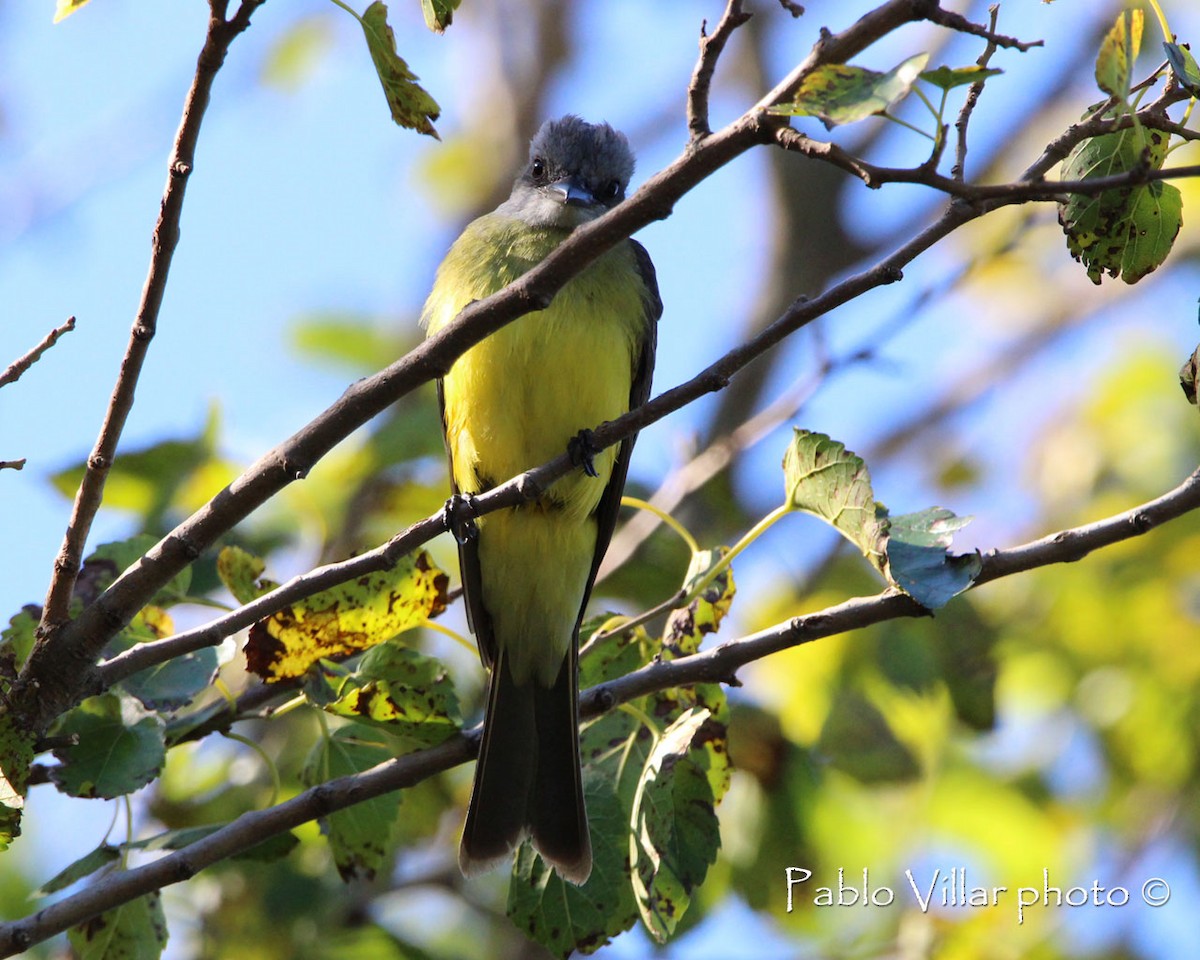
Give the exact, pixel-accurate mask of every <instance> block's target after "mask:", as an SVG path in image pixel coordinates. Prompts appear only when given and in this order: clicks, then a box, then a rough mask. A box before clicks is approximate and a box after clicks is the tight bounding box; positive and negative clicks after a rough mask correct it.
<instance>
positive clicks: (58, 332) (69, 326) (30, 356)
mask: <svg viewBox="0 0 1200 960" xmlns="http://www.w3.org/2000/svg"><path fill="white" fill-rule="evenodd" d="M74 329H75V318H74V317H67V320H66V322H65V323H63V324H62V326H59V327H55V328H54V329H53V330H51V331H50V332H49V333H48V334H46V336H44V337H43V338H42V342H41V343H39V344H38V345H37V346H36V347H34V348H33V349H32V350H30V351H29V352H28V353H27V354H25V355H24V356H22V357H18V358H17V359H16V360H14V361H13V362H12V363H10V364H9V365H8V366H7V367H6V368H5V370H4V372H3V373H0V387H6V386H8V385H9V384H10V383H16V382H17V380H19V379H20V378H21V375H22V374H23V373H24V372H25V371H26V370H28V369H29V368H30V367H32V366H33V365H34V364H35V363H37V362H38V360H40V359H41V356H42V354H43V353H45V352H46V351H47V350H49V349H50V348H51V347H52V346H54V345H55V344H56V343H57V342H58V338H59V337H61V336H62V335H63V334H64V333H70V332H71V331H72V330H74Z"/></svg>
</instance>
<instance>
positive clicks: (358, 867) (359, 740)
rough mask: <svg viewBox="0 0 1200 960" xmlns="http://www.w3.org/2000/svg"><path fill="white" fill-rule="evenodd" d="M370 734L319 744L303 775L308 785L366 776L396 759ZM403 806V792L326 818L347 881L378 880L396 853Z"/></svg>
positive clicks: (349, 732)
mask: <svg viewBox="0 0 1200 960" xmlns="http://www.w3.org/2000/svg"><path fill="white" fill-rule="evenodd" d="M365 733H367V731H366V730H365V729H364V728H361V727H352V726H351V727H342V728H341V729H339V730H335V731H334V732H333V734H332V735H331V736H328V737H322V738H321V739H320V740H318V741H317V743H316V745H315V746H314V747H313V749H312V752H311V753H310V754H309V756H308V760H307V761H306V762H305V764H304V769H303V771H302V772H301V779H302V780H303V781H304V783H305V785H307V786H310V787H313V786H316V785H317V784H319V783H326V782H328V781H330V780H333V779H335V778H337V777H344V776H349V775H351V774H355V773H361V772H362V771H364V770H370V769H371V768H372V767H374V766H377V765H378V764H380V763H383V762H384V761H385V760H390V759H392V756H393V754H392V751H391V750H389V749H388V748H387V747H385V746H384V745H383V744H382V743H379V742H377V741H371V740H368V739H364V738H363V735H364V734H365ZM399 808H400V794H399V792H396V791H393V792H392V793H388V794H384V795H383V796H381V797H374V798H373V799H370V800H364V801H363V802H362V803H356V804H354V805H353V806H351V807H346V808H345V809H343V810H338V811H336V812H334V813H331V814H329V816H328V817H326V818H325V820H324V822H323V824H322V825H323V827H324V828H325V833H326V836H327V837H328V839H329V847H330V849H331V850H332V851H333V862H334V863H335V864H336V865H337V868H338V873H340V874H341V875H342V879H343V880H347V881H349V880H353V879H356V878H365V879H368V880H369V879H372V878H373V877H374V876H375V873H376V871H377V870H378V869H379V867H380V866H382V864H383V862H384V860H385V858H386V857H387V855H388V852H389V850H390V846H391V839H392V833H393V831H394V829H395V826H396V811H397V810H398V809H399Z"/></svg>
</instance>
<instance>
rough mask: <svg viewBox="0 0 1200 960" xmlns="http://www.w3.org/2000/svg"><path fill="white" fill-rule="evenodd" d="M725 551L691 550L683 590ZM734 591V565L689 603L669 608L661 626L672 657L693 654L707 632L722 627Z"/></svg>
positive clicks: (708, 569)
mask: <svg viewBox="0 0 1200 960" xmlns="http://www.w3.org/2000/svg"><path fill="white" fill-rule="evenodd" d="M728 553H729V548H728V547H718V548H717V549H715V550H700V551H698V552H697V553H694V554H693V555H692V561H691V564H690V565H689V566H688V572H687V576H686V577H685V579H684V584H683V589H684V590H685V591H686V592H687V593H691V592H692V590H693V589H694V587H695V586H696V584H698V583H699V581H700V580H701V579H702V578H703V577H705V576H707V574H708V572H709V571H710V570H712V568H713V567H714V566H716V565H717V564H718V563H720V562H721V560H722V558H724V557H725V555H726V554H728ZM736 592H737V587H736V586H735V584H734V582H733V568H732V567H731V566H730V567H726V568H725V569H724V570H722V571H721V573H720V574H718V575H717V577H716V578H715V579H714V580H713V581H712V583H710V584H709V585H708V586H707V587H705V589H704V591H703V592H702V593H701V594H700V595H699V596H698V597H696V598H695V599H694V600H693V601H692V602H691V603H689V604H688V605H687V606H686V607H680V608H678V609H675V610H672V611H671V615H670V616H669V617H668V618H667V624H666V626H665V627H664V629H663V644H664V645H665V646H667V647H669V648H670V649H671V651H672V653H673V654H674V655H675V656H685V655H687V654H690V653H695V652H696V651H697V650H699V649H700V642H701V641H702V640H703V639H704V637H705V636H706V635H707V634H710V633H715V632H716V631H717V630H719V629H720V628H721V620H722V619H724V617H725V614H727V613H728V612H729V607H730V605H731V604H732V603H733V595H734V594H735V593H736Z"/></svg>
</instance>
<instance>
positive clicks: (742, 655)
mask: <svg viewBox="0 0 1200 960" xmlns="http://www.w3.org/2000/svg"><path fill="white" fill-rule="evenodd" d="M1197 508H1200V469H1197V470H1196V471H1195V472H1193V473H1192V475H1191V476H1190V477H1188V478H1187V479H1186V480H1185V481H1184V482H1183V483H1181V484H1180V485H1179V486H1177V487H1176V488H1175V489H1173V490H1171V491H1169V492H1168V493H1166V494H1164V495H1162V496H1161V497H1158V498H1156V499H1154V500H1151V501H1149V502H1147V503H1143V504H1141V505H1140V506H1137V507H1134V508H1132V509H1130V510H1126V511H1124V512H1123V513H1119V514H1117V515H1115V516H1112V517H1108V518H1107V519H1104V520H1099V521H1096V522H1095V523H1090V524H1085V525H1083V526H1080V527H1075V528H1072V529H1069V530H1063V531H1060V532H1059V533H1055V534H1051V535H1049V536H1046V537H1042V538H1041V539H1040V540H1035V541H1032V542H1030V543H1026V544H1022V545H1020V546H1016V547H1011V548H1009V549H1007V550H996V551H992V552H990V553H988V554H986V555H984V556H983V558H982V560H983V570H982V572H981V574H980V575H979V577H978V578H977V579H976V581H975V586H976V587H978V586H981V585H983V584H985V583H989V582H991V581H993V580H998V579H1001V578H1003V577H1007V576H1011V575H1013V574H1016V573H1022V572H1026V571H1029V570H1033V569H1036V568H1039V567H1045V566H1049V565H1051V564H1056V563H1070V562H1073V561H1076V560H1079V559H1081V558H1082V557H1084V556H1086V555H1087V554H1089V553H1091V552H1092V551H1095V550H1098V549H1101V548H1103V547H1106V546H1111V545H1113V544H1116V543H1120V542H1122V541H1124V540H1129V539H1132V538H1133V537H1138V536H1141V535H1143V534H1145V533H1148V532H1149V531H1150V530H1153V529H1155V528H1156V527H1159V526H1161V525H1162V524H1164V523H1166V522H1168V521H1169V520H1172V519H1175V518H1176V517H1179V516H1182V515H1183V514H1185V513H1188V512H1189V511H1192V510H1196V509H1197ZM928 612H929V611H927V610H926V609H925V608H924V607H922V606H921V605H920V604H918V603H917V602H916V601H915V600H913V599H912V598H911V597H909V596H907V595H905V594H902V593H899V592H896V591H894V590H890V589H889V590H885V591H884V592H883V593H880V594H877V595H876V596H872V597H854V598H852V599H849V600H846V601H844V602H842V603H839V604H837V605H835V606H832V607H828V608H827V609H825V610H821V611H818V612H816V613H810V614H806V615H804V616H799V617H794V618H792V619H791V620H788V621H786V622H784V623H781V624H778V625H777V626H775V627H772V628H770V629H767V630H763V631H760V632H759V633H755V634H751V635H750V636H747V637H742V638H740V639H738V640H731V641H729V642H727V643H723V644H721V645H719V646H717V647H714V648H712V649H711V650H706V651H703V652H701V653H697V654H693V655H692V656H688V657H681V658H679V659H677V660H660V661H655V662H653V663H650V664H647V665H646V666H644V667H642V668H641V669H639V670H635V671H634V672H633V673H630V674H627V675H626V676H624V677H621V678H619V679H617V680H613V681H610V682H608V683H604V684H600V685H598V686H595V687H592V688H591V689H590V690H587V691H584V693H583V694H581V696H580V716H581V718H582V719H585V720H586V719H590V718H592V717H595V716H599V715H601V714H603V713H605V712H607V711H609V710H611V709H612V708H613V707H615V706H617V705H618V704H621V703H624V702H626V701H628V700H632V699H634V698H636V697H641V696H646V695H647V694H651V693H655V692H657V691H660V690H665V689H668V688H670V687H678V686H687V685H691V684H695V683H728V682H731V681H735V680H736V675H737V671H738V670H740V669H741V668H742V667H744V666H746V665H747V664H749V663H752V662H754V661H756V660H761V659H763V658H764V657H767V656H769V655H770V654H773V653H778V652H779V651H781V650H785V649H788V648H791V647H795V646H800V645H802V644H805V643H811V642H813V641H814V640H820V639H823V638H826V637H832V636H836V635H838V634H842V633H847V632H849V631H851V630H858V629H861V628H862V627H866V626H871V625H873V624H876V623H881V622H883V621H886V620H893V619H897V618H900V617H915V616H925V615H927V614H928ZM478 737H479V728H478V727H476V728H475V729H473V730H470V731H467V732H465V733H461V734H459V735H457V736H454V737H451V738H450V739H448V740H446V741H444V742H443V743H441V744H439V745H437V746H436V747H430V748H428V749H426V750H422V751H419V752H417V753H411V754H408V755H406V756H403V757H399V758H397V759H395V760H389V761H386V762H384V763H381V764H379V765H378V766H376V767H373V768H372V769H370V770H367V771H364V772H363V773H359V774H354V775H351V776H347V777H339V778H337V779H335V780H331V781H329V782H327V783H324V784H321V785H319V786H316V787H312V788H310V789H309V790H306V791H305V792H303V793H301V794H299V795H298V796H296V797H293V798H292V799H290V800H287V801H285V802H283V803H280V804H278V805H276V806H274V807H270V808H268V809H266V810H258V811H253V812H251V813H246V814H243V815H242V816H240V817H238V818H237V819H236V820H234V821H233V822H232V823H230V824H229V825H228V826H225V827H223V828H221V829H220V830H218V831H216V832H215V833H212V834H210V835H209V836H207V837H205V838H204V839H203V840H200V841H197V842H196V843H193V844H190V845H189V846H187V847H184V848H183V849H182V850H178V851H176V852H174V853H171V854H169V855H167V856H164V857H163V858H162V859H160V860H156V861H154V862H153V863H150V864H147V865H146V866H142V867H137V868H135V869H132V870H122V871H118V872H115V873H112V874H109V875H108V876H106V877H104V878H103V879H101V880H99V881H97V882H96V883H94V884H92V885H91V886H89V887H87V888H85V889H83V890H81V891H80V892H79V893H76V894H74V895H73V896H69V897H66V898H65V899H63V900H60V901H58V902H57V903H54V904H51V905H50V906H48V907H45V908H44V909H42V910H40V911H38V912H37V913H36V914H34V915H32V916H30V917H26V918H24V919H22V920H17V921H13V922H11V923H6V924H0V957H8V956H12V955H14V954H15V953H18V952H20V951H23V950H26V949H28V948H29V947H30V946H32V945H33V944H35V943H40V942H41V941H43V940H45V939H47V938H48V937H51V936H53V935H54V934H56V933H60V932H62V931H63V930H66V929H67V928H68V927H70V926H73V925H75V924H78V923H82V922H83V921H85V920H87V919H89V918H90V917H93V916H96V915H97V914H100V913H103V912H104V911H106V910H111V909H113V908H114V907H117V906H120V905H121V904H123V903H128V902H129V901H131V900H134V899H136V898H137V897H140V896H144V895H145V894H147V893H150V892H152V891H154V890H159V889H161V888H163V887H165V886H169V885H171V884H174V883H180V882H182V881H185V880H189V879H191V878H192V877H193V876H195V875H196V874H197V873H198V872H199V871H201V870H203V869H204V868H206V867H209V866H212V865H213V864H214V863H217V862H219V861H220V860H223V859H226V858H228V857H230V856H232V855H234V854H236V853H239V852H241V851H243V850H246V849H248V848H250V847H252V846H254V845H255V844H257V843H260V842H262V841H263V840H264V839H266V838H268V837H271V836H274V835H276V834H279V833H283V832H284V831H286V830H291V829H293V828H294V827H297V826H299V825H301V824H303V823H307V822H308V821H310V820H314V819H317V818H318V817H322V816H326V815H328V814H329V813H332V812H333V811H335V810H340V809H343V808H345V807H348V806H351V805H353V804H355V803H360V802H362V801H364V800H369V799H371V798H373V797H377V796H381V795H383V794H385V793H390V792H392V791H393V790H399V789H402V788H405V787H410V786H413V785H414V784H417V783H419V782H421V781H422V780H424V779H426V778H428V777H430V776H433V775H434V774H436V773H440V772H442V771H444V770H449V769H450V768H452V767H455V766H457V765H458V764H461V763H465V762H466V761H468V760H470V759H471V758H472V757H474V755H475V752H476V750H477V745H478Z"/></svg>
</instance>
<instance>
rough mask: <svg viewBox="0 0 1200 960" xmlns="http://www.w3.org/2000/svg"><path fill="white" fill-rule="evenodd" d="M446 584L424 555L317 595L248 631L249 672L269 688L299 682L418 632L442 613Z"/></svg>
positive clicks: (438, 570)
mask: <svg viewBox="0 0 1200 960" xmlns="http://www.w3.org/2000/svg"><path fill="white" fill-rule="evenodd" d="M449 585H450V579H449V577H447V576H446V574H445V573H444V572H442V570H441V569H439V568H438V566H437V564H435V563H434V562H433V560H432V559H430V556H429V554H428V553H426V552H425V551H424V550H420V551H418V552H417V553H415V554H408V555H406V556H404V557H401V558H400V560H398V561H397V562H396V564H395V566H393V567H392V568H391V569H389V570H381V571H377V572H375V573H367V574H363V575H362V576H361V577H359V578H357V579H356V580H351V581H349V582H348V583H341V584H338V585H337V586H336V587H330V588H329V589H328V590H322V591H321V592H320V593H315V594H313V595H312V596H311V597H309V598H308V599H307V600H303V601H300V602H298V603H295V604H293V605H291V606H289V607H284V608H283V609H282V610H280V611H279V612H278V613H274V614H272V615H271V616H270V617H267V618H266V619H265V620H260V621H259V622H258V623H256V624H255V625H254V626H253V627H251V628H250V637H249V639H248V640H247V641H246V645H245V647H244V650H245V653H246V663H247V666H248V667H249V668H250V669H251V670H252V671H254V672H255V673H257V674H258V675H259V676H260V677H262V678H263V679H264V680H266V681H268V682H272V681H276V680H284V679H291V678H295V677H301V676H303V675H304V674H305V672H307V670H308V669H309V667H311V666H312V665H313V664H315V663H316V662H317V661H318V660H321V659H323V658H326V657H330V658H339V657H347V656H350V655H351V654H354V653H358V652H360V651H363V650H366V649H368V648H370V647H373V646H375V644H377V643H382V642H383V641H384V640H388V639H391V638H392V637H394V636H396V635H397V634H398V633H402V632H403V631H405V630H410V629H412V628H413V627H416V626H420V624H422V623H423V622H424V621H425V620H426V619H427V618H429V617H434V616H437V615H438V614H439V613H441V612H442V611H443V610H444V609H445V608H446V594H447V591H448V588H449Z"/></svg>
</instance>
